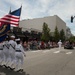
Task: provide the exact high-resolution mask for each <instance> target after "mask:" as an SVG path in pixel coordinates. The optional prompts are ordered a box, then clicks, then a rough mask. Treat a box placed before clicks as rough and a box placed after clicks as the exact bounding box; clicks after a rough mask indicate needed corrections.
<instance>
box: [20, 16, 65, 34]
mask: <svg viewBox="0 0 75 75" xmlns="http://www.w3.org/2000/svg"><path fill="white" fill-rule="evenodd" d="M44 22H45V23H46V24H47V25H48V27H49V28H50V30H51V32H54V31H55V27H56V26H57V28H58V30H59V31H60V30H61V29H64V31H65V34H66V23H65V22H64V21H63V20H62V19H60V18H59V17H58V16H57V15H54V16H49V17H44V18H35V19H28V20H22V21H20V22H19V26H20V27H22V29H23V31H24V28H27V29H35V30H38V31H42V27H43V23H44Z"/></svg>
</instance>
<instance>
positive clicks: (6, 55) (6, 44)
mask: <svg viewBox="0 0 75 75" xmlns="http://www.w3.org/2000/svg"><path fill="white" fill-rule="evenodd" d="M9 46H10V45H9V42H8V36H7V37H6V39H5V41H4V45H3V54H4V58H3V65H4V66H5V67H6V66H7V64H8V58H9Z"/></svg>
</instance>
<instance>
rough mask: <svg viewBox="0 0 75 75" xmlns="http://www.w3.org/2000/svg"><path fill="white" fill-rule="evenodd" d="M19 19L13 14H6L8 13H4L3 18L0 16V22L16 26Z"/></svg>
mask: <svg viewBox="0 0 75 75" xmlns="http://www.w3.org/2000/svg"><path fill="white" fill-rule="evenodd" d="M19 19H20V17H19V16H14V15H11V14H8V15H5V16H4V17H3V18H1V19H0V22H3V23H7V24H13V25H16V26H18V23H19ZM0 24H1V23H0Z"/></svg>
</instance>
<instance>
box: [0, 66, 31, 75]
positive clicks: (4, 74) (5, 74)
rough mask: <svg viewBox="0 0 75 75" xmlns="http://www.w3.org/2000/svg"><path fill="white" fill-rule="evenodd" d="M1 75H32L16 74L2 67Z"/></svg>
mask: <svg viewBox="0 0 75 75" xmlns="http://www.w3.org/2000/svg"><path fill="white" fill-rule="evenodd" d="M0 75H30V74H26V72H21V73H20V72H15V71H12V70H10V69H7V68H4V67H0Z"/></svg>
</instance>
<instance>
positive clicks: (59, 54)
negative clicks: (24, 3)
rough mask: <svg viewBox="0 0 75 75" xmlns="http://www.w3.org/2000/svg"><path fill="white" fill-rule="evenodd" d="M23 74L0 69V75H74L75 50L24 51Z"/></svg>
mask: <svg viewBox="0 0 75 75" xmlns="http://www.w3.org/2000/svg"><path fill="white" fill-rule="evenodd" d="M23 68H24V72H23V73H18V72H14V71H11V70H9V69H5V68H2V67H0V75H75V50H67V49H64V48H62V49H61V50H59V49H58V48H52V49H46V50H34V51H26V57H25V60H24V65H23Z"/></svg>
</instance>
